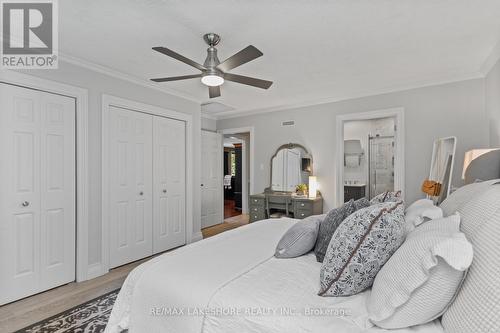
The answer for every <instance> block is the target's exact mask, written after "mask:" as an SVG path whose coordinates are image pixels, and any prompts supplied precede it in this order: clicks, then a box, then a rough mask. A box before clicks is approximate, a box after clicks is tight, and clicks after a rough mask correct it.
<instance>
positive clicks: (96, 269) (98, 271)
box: [87, 262, 108, 280]
mask: <svg viewBox="0 0 500 333" xmlns="http://www.w3.org/2000/svg"><path fill="white" fill-rule="evenodd" d="M106 273H108V271H105V272H104V271H103V265H102V264H101V263H100V262H98V263H95V264H91V265H89V267H88V269H87V280H91V279H94V278H96V277H99V276H101V275H104V274H106Z"/></svg>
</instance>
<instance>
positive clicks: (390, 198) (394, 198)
mask: <svg viewBox="0 0 500 333" xmlns="http://www.w3.org/2000/svg"><path fill="white" fill-rule="evenodd" d="M401 200H402V199H401V191H396V192H391V191H386V192H384V193H380V194H379V195H377V196H375V197H373V198H372V199H371V200H370V204H371V205H376V204H379V203H382V202H398V201H401Z"/></svg>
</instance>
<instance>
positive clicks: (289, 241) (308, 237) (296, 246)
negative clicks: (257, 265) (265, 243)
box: [274, 215, 325, 258]
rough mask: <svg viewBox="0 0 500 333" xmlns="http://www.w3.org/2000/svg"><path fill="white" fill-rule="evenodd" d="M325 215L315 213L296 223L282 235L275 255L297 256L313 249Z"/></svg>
mask: <svg viewBox="0 0 500 333" xmlns="http://www.w3.org/2000/svg"><path fill="white" fill-rule="evenodd" d="M324 218H325V215H313V216H309V217H307V218H305V219H303V220H300V221H299V222H297V223H296V224H294V225H293V226H292V227H291V228H290V229H288V230H287V232H285V234H284V235H283V237H281V239H280V241H279V242H278V245H277V246H276V252H275V253H274V256H275V257H276V258H295V257H299V256H301V255H304V254H306V253H307V252H309V251H311V250H312V249H313V247H314V244H315V243H316V237H317V236H318V228H319V223H320V221H321V220H323V219H324Z"/></svg>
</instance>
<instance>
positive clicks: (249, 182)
mask: <svg viewBox="0 0 500 333" xmlns="http://www.w3.org/2000/svg"><path fill="white" fill-rule="evenodd" d="M217 133H220V134H222V136H223V142H222V145H224V135H226V134H240V133H250V161H249V163H248V164H250V174H249V172H248V170H247V161H246V158H247V157H246V155H247V154H246V149H248V147H246V145H245V143H243V145H242V150H244V151H245V153H244V154H243V157H242V163H241V164H242V167H241V169H242V172H241V173H242V177H243V179H244V180H246V181H244V182H243V186H242V189H241V190H242V192H243V193H242V198H241V200H242V201H243V204H242V207H241V212H242V214H248V211H249V209H248V203H249V200H250V196H249V194H250V195H252V194H255V193H254V176H255V167H254V161H255V128H254V127H253V126H249V127H237V128H225V129H221V130H218V131H217ZM222 149H224V148H222ZM249 187H250V190H249ZM249 192H250V193H249ZM222 193H224V191H223V192H222ZM222 202H224V200H222Z"/></svg>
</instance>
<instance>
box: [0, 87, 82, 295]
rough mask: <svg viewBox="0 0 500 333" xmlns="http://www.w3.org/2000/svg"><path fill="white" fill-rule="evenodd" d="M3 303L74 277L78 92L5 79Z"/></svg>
mask: <svg viewBox="0 0 500 333" xmlns="http://www.w3.org/2000/svg"><path fill="white" fill-rule="evenodd" d="M0 109H1V110H2V112H0V154H1V155H0V156H2V163H0V183H1V184H2V187H0V267H2V269H1V270H0V304H4V303H7V302H10V301H14V300H16V299H19V298H22V297H25V296H29V295H32V294H34V293H37V292H40V291H43V290H45V289H48V288H51V287H53V286H57V285H60V284H63V283H67V282H71V281H73V280H74V277H75V263H74V260H75V259H74V258H75V224H76V216H75V197H76V194H75V177H76V176H75V167H76V166H75V141H74V140H75V103H74V99H72V98H69V97H64V96H59V95H53V94H49V93H45V92H41V91H36V90H31V89H26V88H22V87H17V86H11V85H7V84H3V83H0Z"/></svg>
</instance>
